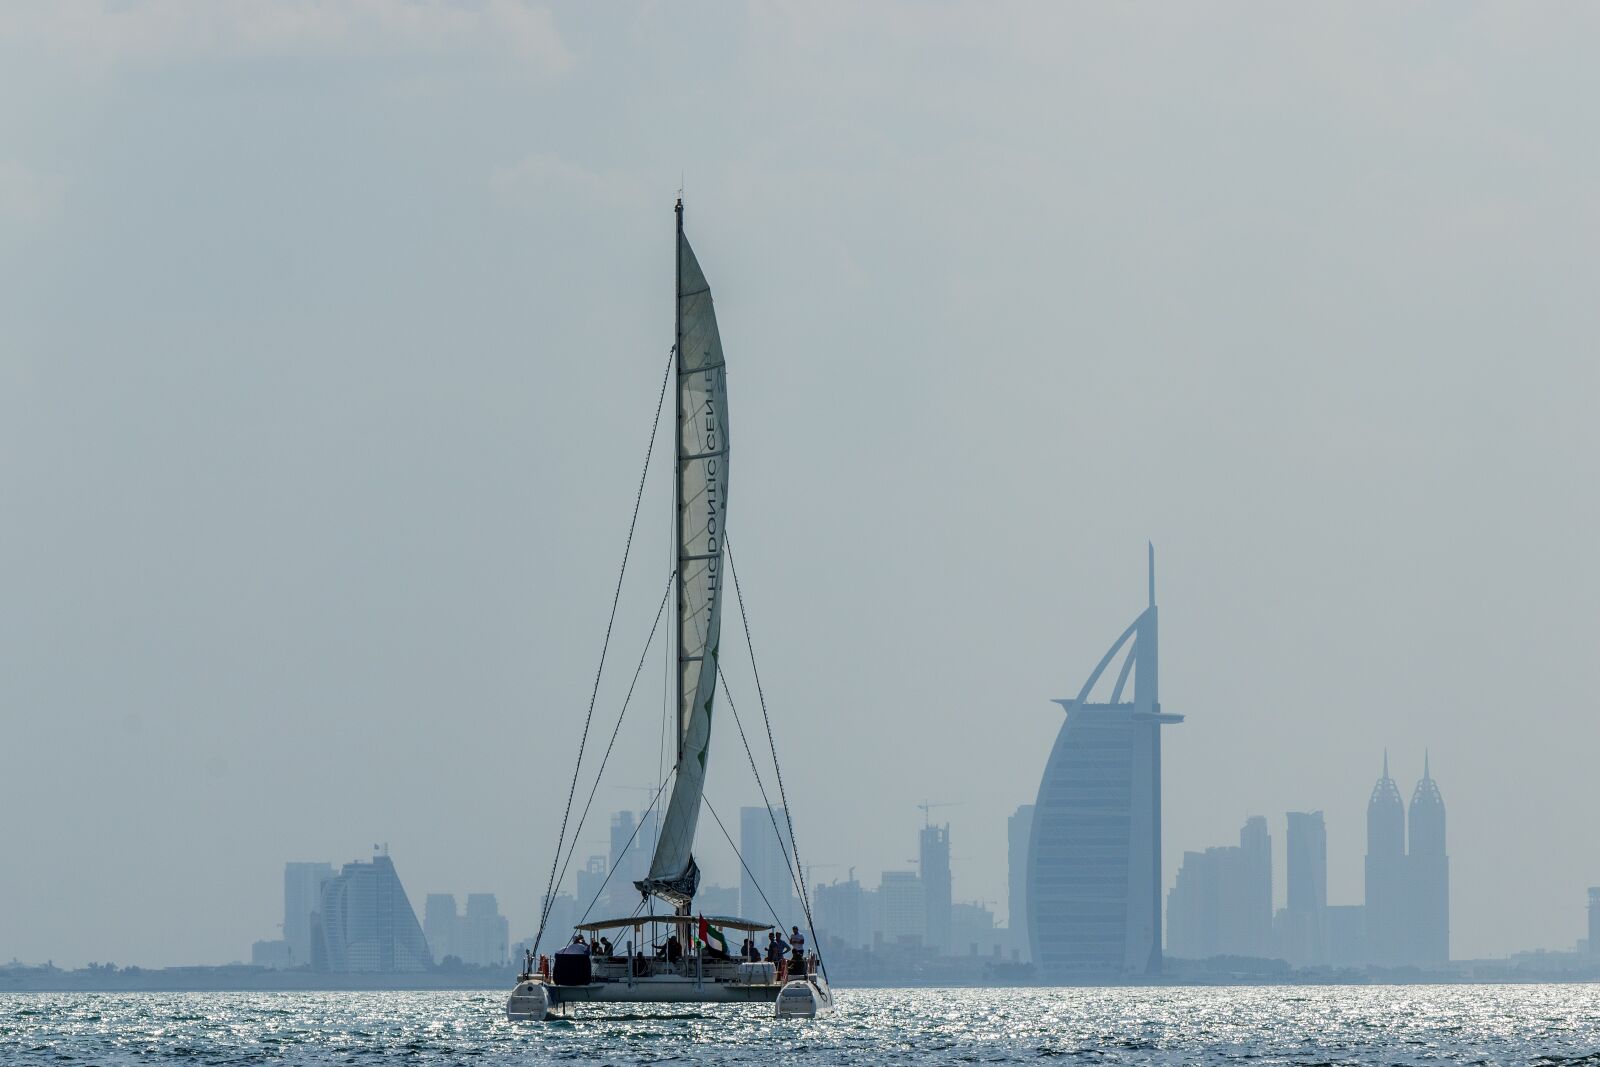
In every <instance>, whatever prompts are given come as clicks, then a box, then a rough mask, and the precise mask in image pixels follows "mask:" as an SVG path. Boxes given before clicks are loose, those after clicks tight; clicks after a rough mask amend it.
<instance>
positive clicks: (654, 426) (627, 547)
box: [533, 345, 678, 953]
mask: <svg viewBox="0 0 1600 1067" xmlns="http://www.w3.org/2000/svg"><path fill="white" fill-rule="evenodd" d="M677 357H678V351H677V345H673V346H672V351H671V352H670V353H669V354H668V356H667V368H666V370H664V371H662V373H661V393H660V395H659V396H657V397H656V418H655V422H653V423H651V424H650V443H649V444H648V445H646V446H645V450H644V469H643V470H641V471H640V472H639V489H638V492H636V493H635V494H634V497H633V518H632V519H630V520H629V521H628V539H627V541H626V542H625V543H624V544H623V546H622V566H621V567H620V568H618V570H617V588H616V591H615V592H614V593H612V594H611V617H610V618H609V619H607V620H606V638H605V641H604V642H602V643H601V645H600V663H599V665H598V666H596V667H595V670H594V688H593V689H592V690H590V692H589V710H588V712H587V713H585V715H584V717H583V735H582V737H581V738H580V739H579V740H578V758H577V760H576V761H575V762H574V763H573V765H572V784H571V785H570V786H568V787H567V807H566V810H565V811H564V812H562V815H561V832H560V834H558V835H557V836H556V851H555V856H554V857H553V858H552V859H551V860H550V880H549V881H548V882H547V883H546V884H545V887H544V900H543V901H542V902H541V904H540V908H539V929H538V931H537V932H536V933H535V934H534V935H533V951H534V952H535V953H537V952H538V951H539V942H540V941H542V940H543V939H544V926H545V923H546V922H547V921H548V920H549V918H550V903H551V899H552V897H551V893H552V892H553V891H554V889H555V885H556V867H557V865H558V864H559V863H560V861H561V846H562V845H564V844H565V843H566V840H567V820H568V819H569V818H570V817H571V815H572V799H573V797H575V796H576V795H577V792H578V770H579V768H581V767H582V766H583V750H584V748H585V747H586V746H587V745H588V743H589V724H590V723H591V722H592V721H593V720H594V703H595V700H596V698H597V697H598V696H599V695H600V675H601V673H602V672H604V671H605V668H606V651H607V650H608V649H609V648H610V647H611V631H612V628H613V627H615V626H616V624H617V604H618V602H619V601H621V600H622V579H623V576H624V575H626V574H627V573H628V555H629V553H631V552H632V551H633V531H634V529H635V527H637V526H638V525H639V503H640V501H642V500H643V499H644V483H645V477H646V476H647V475H648V474H649V473H650V457H651V456H652V455H653V454H654V453H655V449H656V434H657V433H658V432H659V431H660V429H661V408H662V406H663V405H664V404H665V403H666V400H667V382H668V381H669V380H670V379H671V377H672V364H673V362H674V361H675V360H676V359H677ZM574 842H576V835H574Z"/></svg>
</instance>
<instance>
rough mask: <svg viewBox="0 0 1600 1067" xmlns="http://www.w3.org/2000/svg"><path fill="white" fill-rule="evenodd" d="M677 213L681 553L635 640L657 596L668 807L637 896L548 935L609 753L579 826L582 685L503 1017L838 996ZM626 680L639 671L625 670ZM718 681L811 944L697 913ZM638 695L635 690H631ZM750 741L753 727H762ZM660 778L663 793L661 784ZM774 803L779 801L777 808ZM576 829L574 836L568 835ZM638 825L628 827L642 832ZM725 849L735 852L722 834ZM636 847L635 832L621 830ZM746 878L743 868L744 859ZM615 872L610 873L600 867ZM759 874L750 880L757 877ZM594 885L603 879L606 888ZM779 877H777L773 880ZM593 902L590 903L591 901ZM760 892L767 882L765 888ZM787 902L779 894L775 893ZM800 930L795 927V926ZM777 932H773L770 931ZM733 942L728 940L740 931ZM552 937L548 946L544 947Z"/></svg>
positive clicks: (778, 926)
mask: <svg viewBox="0 0 1600 1067" xmlns="http://www.w3.org/2000/svg"><path fill="white" fill-rule="evenodd" d="M674 213H675V215H676V218H677V242H676V260H677V263H676V271H675V273H676V279H677V287H676V300H675V313H674V318H675V330H674V341H673V345H672V351H671V357H670V362H669V366H668V368H667V371H666V374H665V377H664V378H663V380H662V396H661V400H660V401H659V402H658V406H657V412H656V419H657V422H659V420H660V412H661V407H662V405H664V403H665V399H666V391H667V390H668V389H669V388H671V389H672V391H673V395H674V401H675V402H674V404H673V409H674V418H673V427H674V433H673V438H674V451H675V456H674V462H673V491H672V515H671V522H672V531H673V543H674V545H675V548H676V555H675V562H674V566H673V568H672V571H671V574H670V575H669V576H668V578H667V582H668V591H667V593H666V594H664V595H663V597H662V600H661V605H660V607H659V608H658V610H657V615H656V623H655V625H653V626H652V627H651V630H650V637H649V638H648V639H646V641H645V651H644V653H643V654H642V655H641V657H640V660H639V663H640V667H641V668H642V667H643V664H644V662H645V657H646V656H648V655H649V653H650V647H651V644H652V643H653V642H654V640H655V636H656V632H657V629H658V628H659V626H660V621H661V618H662V615H663V613H665V609H666V605H667V601H668V600H669V599H670V600H671V601H672V603H673V606H674V610H673V611H672V612H671V613H670V614H669V615H668V616H667V617H668V618H669V619H670V620H671V622H670V625H669V629H670V631H671V634H670V636H668V637H666V640H667V641H668V643H669V644H675V645H676V650H677V665H676V671H675V672H673V677H672V679H671V681H670V682H669V688H670V689H671V690H673V692H671V693H670V694H669V698H668V702H669V704H673V705H674V707H675V715H674V716H673V719H672V720H671V726H672V730H671V732H672V733H673V736H674V737H675V740H676V756H675V760H674V762H673V764H672V767H671V771H670V773H669V774H667V775H666V776H665V778H664V780H663V781H662V783H661V786H660V788H658V789H657V790H656V793H655V797H654V798H653V799H652V800H651V809H652V810H653V809H654V808H655V807H656V805H657V804H659V802H660V800H661V798H662V796H663V795H666V796H667V805H666V813H665V815H664V816H663V817H662V818H661V823H660V827H661V829H660V835H659V837H658V839H657V841H656V844H655V851H654V853H653V854H652V856H651V859H650V867H649V871H648V873H647V874H646V876H645V877H644V878H642V879H639V880H638V881H635V882H634V887H635V888H636V889H637V890H638V891H639V904H638V906H637V907H636V909H635V911H634V913H633V914H631V915H627V916H622V917H620V918H613V919H599V920H594V921H590V920H589V918H588V916H587V915H585V916H584V918H583V920H582V921H580V922H579V923H578V924H577V925H576V926H575V927H574V928H573V930H572V931H571V932H570V938H571V940H570V942H569V943H568V944H566V945H565V946H562V947H559V948H557V947H555V946H552V945H551V942H550V939H551V938H555V939H562V938H566V937H568V932H567V931H553V930H549V929H547V925H548V922H549V918H550V905H551V901H552V900H553V890H554V889H555V887H556V886H557V885H559V884H561V881H562V879H563V878H564V877H565V873H566V868H567V865H568V864H570V862H571V859H572V853H573V850H574V849H575V848H576V845H577V840H578V836H579V833H580V831H581V829H582V826H583V822H584V819H585V817H586V816H587V815H588V811H589V804H590V803H591V802H592V801H593V799H594V795H595V790H597V789H598V787H599V784H600V780H601V776H602V775H603V774H604V773H605V767H606V761H607V759H608V758H609V756H610V754H611V751H612V748H611V745H607V746H606V749H605V755H604V756H602V757H601V758H600V762H599V769H598V770H597V771H596V772H594V787H593V788H591V789H590V791H589V793H588V801H586V802H585V803H584V805H583V808H582V810H581V812H580V813H579V814H578V815H577V818H576V821H575V822H573V821H572V816H573V798H574V797H576V796H577V795H578V788H577V787H578V778H579V771H580V768H582V767H583V765H584V763H583V759H584V749H585V746H586V744H587V742H588V739H589V737H590V730H589V726H590V723H591V720H592V719H593V716H594V698H593V696H591V699H590V706H589V713H588V717H587V718H586V719H585V723H584V730H583V740H582V741H580V743H579V751H578V758H577V760H576V761H575V762H574V764H573V777H572V788H571V789H570V790H569V793H568V801H567V811H566V812H565V814H564V815H563V816H562V819H561V828H560V832H559V835H558V837H557V842H556V851H555V860H554V861H553V862H552V864H551V870H550V881H549V883H548V884H547V886H546V890H545V895H544V905H543V907H542V909H541V912H540V923H539V930H538V933H537V934H536V935H535V938H534V945H533V947H532V948H531V949H529V950H528V951H527V952H526V953H525V955H524V960H523V964H524V965H523V970H522V973H521V974H520V975H519V976H518V979H517V985H516V988H514V989H513V990H512V992H511V995H510V997H509V998H508V999H507V1001H506V1014H507V1015H508V1016H509V1017H511V1018H513V1019H528V1020H542V1019H548V1018H551V1017H555V1016H564V1015H570V1014H572V1013H573V1011H574V1010H575V1009H576V1007H577V1006H578V1005H584V1004H606V1003H633V1004H637V1003H685V1002H700V1003H757V1004H772V1005H773V1011H774V1013H775V1014H776V1015H778V1016H779V1017H784V1016H795V1017H812V1016H816V1015H819V1014H822V1013H825V1012H828V1011H831V1010H832V1007H833V995H832V992H831V991H830V990H829V987H828V981H827V968H826V966H825V965H824V963H823V961H822V959H821V955H820V951H819V949H818V947H817V941H816V934H815V931H814V929H813V928H812V923H811V905H810V899H809V896H808V894H807V892H806V886H805V883H804V880H803V879H802V878H801V877H800V876H799V872H800V871H801V870H802V869H803V868H802V866H801V864H800V854H799V850H798V848H797V847H796V846H795V845H794V827H793V825H792V824H791V825H787V826H785V827H784V828H783V830H782V831H780V829H779V826H778V824H777V820H778V818H779V814H778V813H781V816H782V818H783V819H784V820H786V821H787V820H788V818H789V815H788V813H789V810H790V808H789V803H788V798H787V796H785V794H784V787H783V774H782V770H781V768H780V766H779V763H778V751H777V745H776V742H775V741H774V740H773V732H772V723H771V720H770V718H769V717H768V713H767V704H766V696H765V693H763V692H762V691H761V688H760V673H759V671H757V670H756V668H755V654H754V650H753V647H752V646H751V643H750V640H749V637H750V620H749V618H748V617H747V616H746V615H745V613H744V598H743V596H742V595H738V573H737V571H735V570H734V567H733V555H732V550H731V548H730V546H729V539H728V525H727V519H728V467H729V458H730V456H731V450H730V447H729V433H728V388H727V366H726V362H725V360H724V355H723V350H722V339H721V336H720V334H719V333H718V330H717V319H716V313H715V311H714V309H713V308H712V303H711V287H710V285H709V283H708V282H707V281H706V277H705V274H704V273H703V272H702V271H701V269H700V263H699V261H698V260H697V259H696V258H695V255H694V251H693V250H692V249H691V248H690V247H689V242H688V239H687V238H686V237H685V236H684V230H683V201H682V200H681V199H680V200H679V201H678V202H677V205H676V207H675V209H674ZM654 444H655V433H654V430H652V433H651V437H650V447H649V448H647V449H646V453H645V470H646V471H647V472H648V470H649V469H650V456H651V453H652V451H653V449H654ZM644 484H645V483H644V481H643V480H641V482H640V485H639V496H638V497H637V498H636V499H635V501H634V512H633V524H632V525H631V526H630V528H629V531H628V537H627V541H626V546H627V547H625V548H624V550H623V561H622V574H621V575H619V577H618V582H617V592H616V594H615V595H614V597H613V600H612V607H611V620H612V621H611V624H608V627H607V635H606V643H605V645H603V646H602V652H601V661H600V662H601V667H600V671H598V672H596V677H595V692H596V693H598V691H599V684H600V675H601V674H602V673H603V672H604V669H605V649H606V648H609V647H610V641H611V626H612V625H614V624H615V621H616V612H617V603H618V600H619V599H620V595H621V591H622V583H623V577H624V576H625V575H626V573H627V568H628V554H629V549H630V548H631V546H632V544H633V541H634V536H633V535H634V530H635V528H636V527H637V524H638V519H639V508H640V503H641V501H642V500H643V496H644ZM725 573H726V574H727V575H728V576H730V577H731V578H732V584H733V586H734V590H735V594H736V599H737V600H738V602H739V609H740V618H741V621H742V622H743V624H744V625H743V630H744V636H745V639H746V640H745V645H746V650H747V651H748V652H749V653H750V668H751V675H752V677H753V678H754V679H755V685H756V694H757V696H758V697H759V698H760V706H761V715H762V719H763V725H764V726H765V734H766V738H767V748H768V752H769V754H770V758H771V766H770V768H768V769H770V771H771V777H770V781H771V783H772V784H773V785H774V786H775V787H776V793H777V795H776V797H774V796H772V795H771V794H770V793H769V792H768V786H767V782H766V781H764V778H765V777H766V775H765V774H764V771H763V769H762V768H760V767H758V766H757V761H756V756H755V752H754V750H753V749H752V748H751V745H750V738H749V737H748V735H747V734H746V733H745V729H744V724H743V723H742V722H741V721H740V719H739V713H738V709H737V707H736V706H735V705H734V703H733V699H732V695H731V694H730V693H729V692H728V682H727V678H726V677H725V676H724V673H723V671H722V668H721V662H720V657H721V651H722V644H721V641H722V601H723V593H724V591H725V590H724V581H723V579H724V574H725ZM634 678H635V681H637V678H638V674H637V672H635V675H634ZM719 685H720V687H721V689H722V691H723V695H724V698H725V701H726V704H727V707H728V709H729V711H730V712H732V717H733V720H734V724H735V726H736V727H737V729H738V734H739V739H740V741H741V742H743V747H744V751H745V754H746V755H747V756H748V757H749V762H750V770H751V772H752V774H753V775H754V777H755V783H756V786H757V788H758V789H759V790H760V792H761V797H762V799H763V801H765V802H766V808H767V812H768V814H769V816H770V817H771V818H772V820H773V827H772V829H773V832H774V834H775V835H776V836H777V838H778V840H779V841H780V842H782V841H787V848H786V849H785V856H784V861H785V865H786V866H787V868H788V873H789V877H790V881H791V883H792V888H793V890H794V893H795V896H796V898H797V899H798V900H799V902H800V905H801V908H802V911H803V913H804V922H805V931H806V934H809V935H810V945H811V948H810V949H809V950H807V948H806V947H805V944H804V939H805V936H806V934H801V935H800V936H799V937H797V938H792V941H793V942H794V943H791V938H789V937H788V936H787V935H785V933H784V930H785V926H784V924H783V917H782V916H778V915H776V914H774V915H773V916H772V920H773V921H772V922H770V923H769V922H766V921H764V920H762V919H752V918H739V917H734V916H707V915H702V914H700V913H699V912H697V911H696V910H695V907H694V898H695V893H696V891H697V890H698V888H699V884H700V868H699V865H698V864H697V863H696V862H695V858H694V842H695V831H696V829H697V828H698V826H699V821H700V811H701V808H702V807H705V808H706V809H707V810H709V811H710V812H711V814H712V817H713V819H715V821H716V822H717V826H718V828H719V829H720V830H722V832H723V836H724V837H727V831H726V829H725V828H724V827H722V824H721V819H720V818H718V817H717V815H716V809H715V808H712V807H711V806H710V801H709V800H708V799H707V798H706V796H705V783H706V772H707V767H708V762H709V755H710V749H711V738H712V729H711V724H712V711H713V708H714V707H715V706H716V704H717V699H716V697H717V689H718V688H719ZM629 694H630V696H631V694H632V687H631V686H630V688H629ZM627 706H628V702H627V701H626V700H625V701H624V702H623V708H622V712H620V713H619V714H618V718H617V721H616V726H615V728H614V729H613V731H612V733H611V739H612V742H613V743H614V742H615V741H616V740H617V736H618V733H619V731H620V730H621V727H622V720H623V715H625V714H626V712H627ZM758 737H759V735H758ZM669 787H670V793H668V789H669ZM774 800H776V801H777V805H776V806H775V805H774ZM569 830H570V832H569ZM636 832H637V831H636ZM728 844H729V846H730V847H732V848H733V849H734V852H735V853H736V854H737V852H738V848H737V846H735V845H734V843H733V840H732V838H731V837H728ZM630 845H631V841H630ZM740 863H741V865H743V866H744V869H745V871H746V873H749V867H748V865H745V864H744V861H743V859H742V858H741V859H740ZM608 877H609V876H608ZM752 877H753V876H752ZM601 888H602V890H603V889H604V888H605V887H604V886H602V887H601ZM773 888H776V887H773ZM599 895H600V894H599V892H597V893H596V894H595V899H594V900H591V901H588V902H580V903H587V905H588V907H589V909H590V910H592V909H593V907H594V904H595V903H596V902H597V901H598V899H599ZM762 895H763V898H765V892H764V891H763V894H762ZM784 896H785V898H787V896H788V894H784ZM790 929H791V930H792V931H793V932H798V931H799V926H798V925H796V926H794V927H791V928H790ZM774 935H775V936H774ZM736 939H737V942H736ZM545 948H550V951H548V952H546V951H543V949H545Z"/></svg>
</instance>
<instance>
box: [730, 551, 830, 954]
mask: <svg viewBox="0 0 1600 1067" xmlns="http://www.w3.org/2000/svg"><path fill="white" fill-rule="evenodd" d="M722 547H723V549H724V550H725V551H726V552H727V554H728V570H729V571H730V572H732V574H733V593H734V596H736V597H737V598H738V600H739V621H740V622H742V623H744V645H745V648H746V649H747V650H748V651H749V653H750V673H751V675H752V676H753V677H754V678H755V681H756V697H757V698H758V699H759V700H760V701H761V721H762V722H763V723H764V724H765V725H766V728H767V748H768V749H769V750H770V751H771V753H772V771H773V774H774V775H775V776H776V777H777V779H778V799H779V800H780V801H782V802H783V821H784V822H786V823H788V825H789V848H790V849H791V850H793V852H794V865H795V867H796V868H798V869H799V870H800V871H804V870H805V865H804V864H802V863H801V862H800V846H799V845H798V844H796V843H795V839H794V816H793V815H791V814H790V812H789V798H788V796H787V794H786V793H785V791H784V788H783V768H782V767H781V766H779V764H778V744H777V742H776V741H774V740H773V738H772V716H770V715H768V714H767V694H766V691H765V690H764V689H762V687H761V670H760V668H758V667H757V666H756V646H755V642H754V641H752V640H751V639H750V615H749V613H748V612H747V611H745V607H744V590H743V589H741V588H740V587H739V568H738V567H737V566H735V565H734V562H733V542H732V540H731V539H729V537H728V535H727V532H726V531H724V532H723V535H722ZM792 873H793V872H791V875H792ZM799 882H800V907H801V910H802V911H804V912H805V916H806V931H807V932H808V933H810V934H811V941H812V943H813V945H814V947H815V948H814V950H815V952H816V954H817V966H818V967H819V968H820V969H821V971H822V976H823V977H824V978H826V977H827V976H828V965H827V964H826V963H824V962H823V961H822V942H821V941H820V940H818V938H817V931H816V927H815V926H814V925H813V923H812V919H811V894H810V893H808V892H807V891H806V885H805V879H804V878H801V879H799Z"/></svg>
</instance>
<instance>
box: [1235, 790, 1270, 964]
mask: <svg viewBox="0 0 1600 1067" xmlns="http://www.w3.org/2000/svg"><path fill="white" fill-rule="evenodd" d="M1239 859H1240V865H1241V872H1240V873H1241V874H1242V876H1243V879H1244V882H1243V884H1242V885H1241V886H1240V887H1239V904H1238V924H1239V945H1240V947H1241V948H1242V949H1243V950H1244V951H1243V952H1242V953H1241V955H1245V956H1255V957H1258V958H1264V957H1267V956H1270V955H1272V835H1271V834H1270V833H1268V831H1267V819H1266V816H1264V815H1252V816H1250V817H1249V818H1248V819H1246V820H1245V824H1244V827H1243V828H1242V829H1240V831H1239Z"/></svg>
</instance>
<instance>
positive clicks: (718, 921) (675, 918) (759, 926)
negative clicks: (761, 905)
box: [573, 915, 772, 934]
mask: <svg viewBox="0 0 1600 1067" xmlns="http://www.w3.org/2000/svg"><path fill="white" fill-rule="evenodd" d="M699 921H700V917H699V916H698V915H633V916H630V917H628V918H626V919H600V920H598V921H596V922H592V923H578V924H577V925H576V926H574V927H573V929H574V930H582V931H584V932H586V933H591V934H592V933H598V932H599V931H601V930H615V929H618V928H619V927H624V926H645V925H647V924H649V923H671V924H673V925H674V926H692V925H694V924H696V923H698V922H699ZM706 922H708V923H710V924H711V925H712V926H718V927H722V928H724V929H728V930H742V931H744V932H745V933H749V934H756V933H760V932H761V931H762V930H771V929H772V924H771V923H758V922H755V921H754V920H751V919H738V918H734V917H733V916H729V915H707V916H706Z"/></svg>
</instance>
